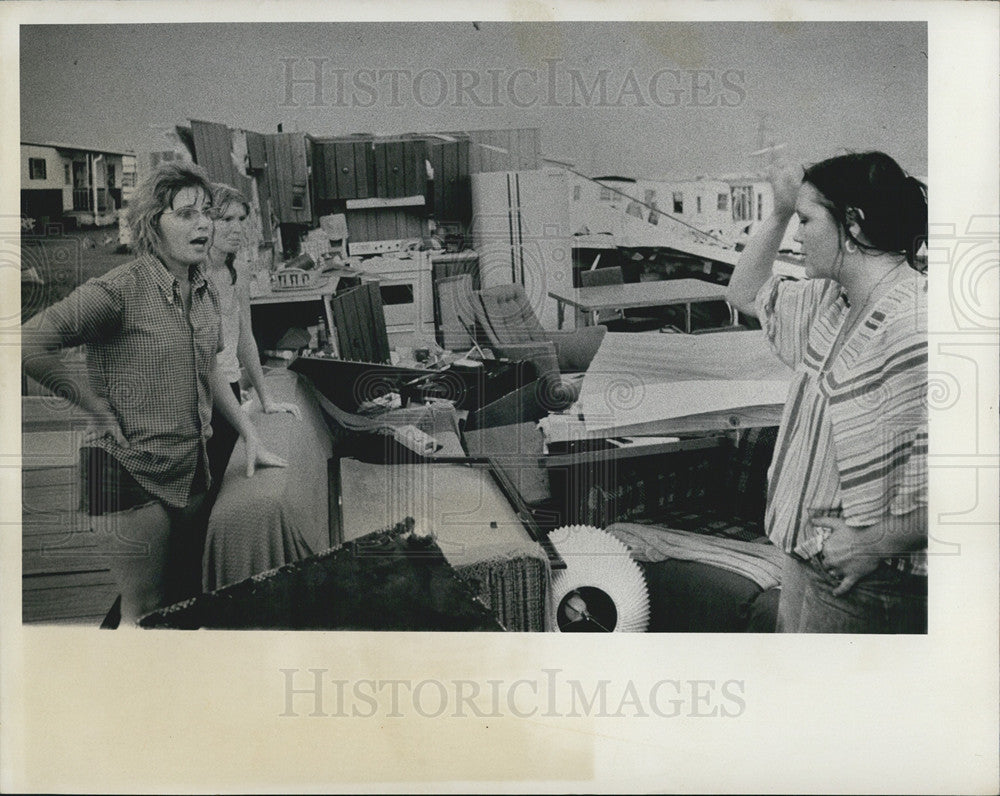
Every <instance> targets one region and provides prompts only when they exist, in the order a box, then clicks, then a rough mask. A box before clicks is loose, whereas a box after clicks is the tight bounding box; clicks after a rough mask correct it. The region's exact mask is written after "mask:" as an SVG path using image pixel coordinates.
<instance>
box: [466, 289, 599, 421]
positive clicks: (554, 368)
mask: <svg viewBox="0 0 1000 796" xmlns="http://www.w3.org/2000/svg"><path fill="white" fill-rule="evenodd" d="M476 297H477V299H478V300H477V301H476V302H475V305H474V306H475V311H476V320H477V322H478V323H479V326H480V327H482V329H483V331H484V332H485V334H486V337H487V339H488V340H489V344H490V347H491V348H492V349H493V350H494V352H495V353H496V354H497V356H501V357H507V358H509V359H513V360H530V361H531V362H533V363H534V364H535V367H536V368H537V370H538V378H539V379H540V380H542V382H543V384H544V385H545V389H546V403H547V404H548V406H549V408H552V409H557V408H560V409H561V408H566V407H567V406H569V405H570V404H572V403H573V402H574V401H576V399H577V397H578V396H579V384H573V383H572V382H570V381H565V380H563V379H562V378H561V375H562V374H564V373H583V372H584V371H586V370H587V368H588V367H589V366H590V362H591V360H593V358H594V355H595V354H596V353H597V349H598V348H599V347H600V345H601V340H603V339H604V335H605V334H606V333H607V331H608V330H607V327H605V326H585V327H583V328H580V329H575V330H572V331H558V332H550V331H547V330H545V329H544V328H542V324H541V322H540V321H539V320H538V316H537V315H535V311H534V309H532V307H531V303H530V302H529V301H528V297H527V295H526V294H525V292H524V288H523V287H522V286H521V285H516V284H509V285H497V286H495V287H490V288H486V289H485V290H480V291H478V292H477V293H476Z"/></svg>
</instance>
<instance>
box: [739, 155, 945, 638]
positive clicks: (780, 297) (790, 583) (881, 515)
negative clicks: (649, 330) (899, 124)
mask: <svg viewBox="0 0 1000 796" xmlns="http://www.w3.org/2000/svg"><path fill="white" fill-rule="evenodd" d="M773 184H774V204H775V209H774V212H773V214H772V216H771V217H770V218H769V219H768V220H766V221H765V222H764V224H763V225H762V227H761V229H760V231H759V232H758V234H757V235H756V236H755V237H754V239H753V240H751V241H750V243H749V244H748V245H747V247H746V249H745V250H744V251H743V253H742V255H741V256H740V260H739V262H738V263H737V266H736V269H735V270H734V272H733V277H732V279H731V280H730V284H729V291H728V294H727V299H728V300H729V301H730V302H731V303H732V304H733V305H734V306H735V307H736V308H737V309H738V310H740V311H741V312H744V313H746V314H748V315H753V316H755V317H758V318H759V319H760V321H761V325H762V327H763V329H764V331H765V333H766V335H767V337H768V339H769V340H770V342H771V345H772V347H773V349H774V351H775V353H776V354H777V355H778V356H779V357H780V358H781V359H782V360H783V361H784V362H785V363H787V364H788V365H789V366H790V367H792V368H793V369H794V371H795V376H794V378H793V381H792V386H791V388H790V391H789V396H788V401H787V403H786V405H785V410H784V414H783V416H782V420H781V428H780V430H779V434H778V441H777V445H776V447H775V453H774V460H773V461H772V464H771V471H770V474H769V479H770V481H769V487H768V505H767V512H766V523H767V529H768V535H769V537H770V538H771V540H772V541H773V542H774V543H775V544H776V545H778V546H779V547H781V548H782V549H783V550H784V552H785V553H786V554H787V555H786V561H785V568H784V572H783V575H782V584H781V600H780V604H779V608H778V630H780V631H785V632H830V633H920V632H926V628H927V577H926V575H927V561H926V554H927V408H926V395H927V279H926V277H925V276H924V275H923V274H922V273H920V272H919V271H918V270H917V253H918V251H919V250H920V248H921V246H922V245H923V243H924V242H925V241H926V237H927V198H926V189H925V187H924V185H923V184H922V183H921V182H920V181H918V180H916V179H915V178H913V177H910V176H908V175H907V174H906V173H905V172H904V171H903V170H902V169H901V168H900V166H899V165H898V164H897V163H896V162H895V161H894V160H893V159H892V158H890V157H889V156H888V155H885V154H883V153H881V152H867V153H861V154H851V155H844V156H841V157H835V158H831V159H829V160H825V161H823V162H821V163H817V164H816V165H814V166H811V167H810V168H808V169H806V170H805V172H803V170H802V169H801V168H796V169H789V170H785V171H783V172H781V173H780V174H778V175H776V176H775V178H774V180H773ZM793 214H798V217H799V227H798V232H797V234H796V236H795V240H796V241H798V242H799V243H800V244H801V246H802V256H803V264H804V266H805V275H806V279H803V280H791V279H783V278H779V277H776V276H774V275H772V265H773V263H774V259H775V256H776V255H777V252H778V247H779V245H780V242H781V239H782V236H783V235H784V232H785V228H786V227H787V225H788V223H789V221H790V220H791V218H792V215H793Z"/></svg>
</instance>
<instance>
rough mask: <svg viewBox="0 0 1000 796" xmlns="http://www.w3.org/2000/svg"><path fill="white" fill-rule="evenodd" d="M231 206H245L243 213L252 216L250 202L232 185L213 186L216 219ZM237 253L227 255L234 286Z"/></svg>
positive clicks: (217, 184)
mask: <svg viewBox="0 0 1000 796" xmlns="http://www.w3.org/2000/svg"><path fill="white" fill-rule="evenodd" d="M231 204H238V205H242V206H243V213H244V214H245V215H250V202H249V201H247V198H246V197H245V196H244V195H243V194H242V193H240V192H239V191H237V190H236V189H235V188H233V187H232V186H231V185H226V184H225V183H221V182H217V183H214V184H213V185H212V205H213V209H214V211H215V215H214V217H215V218H221V217H222V214H223V213H225V212H226V208H227V207H228V206H229V205H231ZM235 262H236V252H229V253H228V254H227V255H226V268H228V269H229V279H230V280H231V282H232V284H234V285H235V284H236V266H235V265H234V263H235Z"/></svg>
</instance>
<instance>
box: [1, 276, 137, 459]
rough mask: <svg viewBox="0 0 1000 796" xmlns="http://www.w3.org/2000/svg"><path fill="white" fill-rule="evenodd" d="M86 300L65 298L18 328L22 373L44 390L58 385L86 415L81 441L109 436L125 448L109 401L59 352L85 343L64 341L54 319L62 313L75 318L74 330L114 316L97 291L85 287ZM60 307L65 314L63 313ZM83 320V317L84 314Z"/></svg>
mask: <svg viewBox="0 0 1000 796" xmlns="http://www.w3.org/2000/svg"><path fill="white" fill-rule="evenodd" d="M78 290H80V288H78ZM86 293H87V300H81V296H80V295H76V296H73V298H72V300H70V299H66V300H64V302H69V303H61V304H62V305H63V306H62V307H59V306H57V307H55V308H51V307H50V308H49V310H44V311H42V312H41V313H39V314H38V315H36V316H35V317H33V318H31V319H30V320H29V321H27V323H25V324H24V325H23V326H22V327H21V367H22V368H23V370H24V373H25V374H26V375H28V376H30V377H31V378H33V379H34V380H35V381H37V382H38V383H39V384H41V385H42V386H43V387H48V386H49V385H59V393H60V394H61V395H64V396H65V397H66V399H67V400H69V401H70V402H71V403H73V404H75V405H76V406H78V407H80V408H81V409H83V410H84V411H85V412H86V413H87V415H88V424H87V429H86V431H85V433H84V440H85V441H86V442H92V441H94V440H96V439H98V438H100V437H102V436H104V434H107V433H110V434H111V435H112V436H113V437H114V439H115V441H116V442H117V443H118V444H119V445H121V446H123V447H128V444H129V443H128V440H127V439H126V438H125V435H124V434H123V433H122V429H121V425H119V423H118V417H117V416H116V415H115V413H114V412H113V411H112V409H111V406H110V405H109V404H108V402H107V401H106V400H105V399H104V398H102V397H101V396H100V395H98V394H97V393H96V392H95V391H94V390H93V388H92V387H91V386H90V379H89V378H87V375H86V374H81V373H80V371H79V370H77V369H71V368H68V367H67V366H66V363H65V361H64V359H63V357H62V350H63V348H64V347H65V346H67V345H70V346H72V345H77V344H80V343H85V342H86V340H84V339H82V337H81V338H80V339H73V340H69V339H67V335H66V334H65V333H64V331H63V329H62V326H61V325H60V324H59V323H58V322H57V321H56V320H55V319H57V318H59V317H61V316H62V315H63V314H65V315H67V316H68V317H76V318H77V319H78V323H77V324H76V326H77V327H84V326H86V327H87V328H98V327H99V326H100V324H101V323H107V322H109V321H110V319H111V318H112V317H113V315H114V311H115V310H114V306H113V302H112V301H111V300H110V297H109V296H108V295H107V294H106V293H104V292H103V291H102V290H100V289H91V288H89V287H88V288H86ZM63 307H65V308H66V310H67V311H66V312H65V313H62V309H63ZM85 312H86V313H87V314H86V317H84V313H85Z"/></svg>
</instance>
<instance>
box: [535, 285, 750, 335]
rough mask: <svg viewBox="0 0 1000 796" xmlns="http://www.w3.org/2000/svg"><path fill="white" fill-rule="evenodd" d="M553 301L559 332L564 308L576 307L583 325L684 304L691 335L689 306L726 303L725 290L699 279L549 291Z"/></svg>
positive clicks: (734, 315) (720, 286)
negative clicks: (608, 315) (604, 313)
mask: <svg viewBox="0 0 1000 796" xmlns="http://www.w3.org/2000/svg"><path fill="white" fill-rule="evenodd" d="M549 297H550V298H554V299H555V300H556V307H557V313H558V315H557V323H558V327H559V328H560V329H562V326H563V320H564V317H565V312H566V306H567V305H569V306H571V307H577V308H578V309H580V310H581V311H583V313H584V317H585V319H586V321H585V322H586V325H588V326H592V325H593V324H595V323H596V321H597V313H598V312H600V311H601V310H627V309H635V308H637V307H663V306H666V305H669V304H683V305H684V306H685V307H686V310H687V312H686V316H685V325H684V331H686V332H690V331H691V305H692V304H695V303H697V302H702V301H725V300H726V288H725V287H723V286H722V285H716V284H714V283H712V282H703V281H702V280H700V279H665V280H661V281H658V282H630V283H628V284H624V285H595V286H594V287H581V288H576V289H573V290H568V291H560V290H550V291H549ZM729 312H730V315H731V318H732V323H733V325H735V324H736V323H737V318H736V311H735V310H734V309H733V308H732V307H730V308H729Z"/></svg>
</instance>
